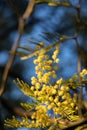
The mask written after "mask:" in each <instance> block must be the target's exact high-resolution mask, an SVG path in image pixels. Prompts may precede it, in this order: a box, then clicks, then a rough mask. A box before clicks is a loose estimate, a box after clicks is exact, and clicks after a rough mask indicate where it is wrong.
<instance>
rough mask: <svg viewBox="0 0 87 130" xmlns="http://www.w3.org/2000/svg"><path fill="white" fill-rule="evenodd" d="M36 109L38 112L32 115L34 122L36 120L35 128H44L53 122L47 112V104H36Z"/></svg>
mask: <svg viewBox="0 0 87 130" xmlns="http://www.w3.org/2000/svg"><path fill="white" fill-rule="evenodd" d="M35 110H36V112H34V113H33V115H32V116H31V118H32V122H34V120H36V122H35V125H36V126H35V128H39V127H40V128H44V127H47V126H49V125H50V124H51V120H50V117H49V116H48V114H47V108H46V106H43V105H41V106H40V105H38V106H36V109H35Z"/></svg>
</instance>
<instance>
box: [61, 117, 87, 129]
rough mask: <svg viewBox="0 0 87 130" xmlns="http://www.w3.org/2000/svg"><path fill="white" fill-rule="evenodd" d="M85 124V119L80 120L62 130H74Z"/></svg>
mask: <svg viewBox="0 0 87 130" xmlns="http://www.w3.org/2000/svg"><path fill="white" fill-rule="evenodd" d="M83 124H87V119H84V118H82V119H81V120H79V121H78V122H75V123H73V124H72V125H70V126H68V127H67V128H64V129H62V130H74V129H75V128H76V127H78V126H80V125H83Z"/></svg>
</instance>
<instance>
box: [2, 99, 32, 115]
mask: <svg viewBox="0 0 87 130" xmlns="http://www.w3.org/2000/svg"><path fill="white" fill-rule="evenodd" d="M0 101H1V104H2V105H3V106H4V107H5V108H6V109H7V110H8V111H9V112H10V113H12V114H14V115H16V116H21V117H24V116H25V115H26V116H28V117H31V115H32V113H33V111H25V110H24V109H22V108H21V107H17V106H15V104H13V101H9V100H7V99H4V98H2V97H1V98H0Z"/></svg>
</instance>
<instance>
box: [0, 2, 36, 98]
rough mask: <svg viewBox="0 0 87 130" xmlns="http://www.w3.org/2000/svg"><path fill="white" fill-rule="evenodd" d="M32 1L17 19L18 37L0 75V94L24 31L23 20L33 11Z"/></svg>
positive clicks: (3, 88) (0, 94) (2, 91)
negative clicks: (0, 79) (0, 78)
mask: <svg viewBox="0 0 87 130" xmlns="http://www.w3.org/2000/svg"><path fill="white" fill-rule="evenodd" d="M10 1H11V0H10ZM34 1H35V0H29V2H28V6H27V8H26V10H25V12H24V14H23V16H22V17H21V18H20V19H19V26H18V32H19V35H18V39H17V41H16V42H15V43H14V44H13V46H12V49H11V51H12V52H13V54H12V55H11V56H10V58H9V60H8V62H7V65H6V67H5V70H4V73H3V76H2V82H1V88H0V96H2V95H3V93H4V91H5V86H6V81H7V77H8V74H9V70H10V68H11V66H12V64H13V62H14V59H15V55H16V50H17V48H18V46H19V43H20V40H21V37H22V34H23V31H24V25H25V21H26V20H27V19H28V18H29V17H30V15H31V13H32V12H33V9H34Z"/></svg>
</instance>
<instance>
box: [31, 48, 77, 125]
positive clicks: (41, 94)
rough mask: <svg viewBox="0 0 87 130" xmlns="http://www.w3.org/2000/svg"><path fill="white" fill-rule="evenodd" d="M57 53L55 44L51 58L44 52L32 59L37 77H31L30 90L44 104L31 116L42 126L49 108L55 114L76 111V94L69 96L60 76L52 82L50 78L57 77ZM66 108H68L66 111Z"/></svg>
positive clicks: (67, 88)
mask: <svg viewBox="0 0 87 130" xmlns="http://www.w3.org/2000/svg"><path fill="white" fill-rule="evenodd" d="M58 53H59V46H56V50H55V51H54V53H53V55H52V57H51V60H50V57H49V56H48V55H47V54H44V53H42V54H40V55H38V57H37V59H35V60H34V64H36V67H35V71H36V75H37V77H32V78H31V83H32V85H33V86H31V90H33V91H34V95H35V97H36V99H37V100H38V101H40V103H42V104H45V106H42V105H41V106H38V107H37V108H36V112H35V113H34V114H33V115H32V118H35V119H36V124H37V126H38V127H40V124H41V122H43V127H44V126H47V124H45V122H44V121H45V119H44V118H45V117H46V118H47V119H49V118H48V115H47V111H48V110H50V109H52V110H53V111H54V114H55V116H56V115H57V114H60V115H61V116H67V115H68V114H73V113H74V112H76V111H78V106H77V95H76V94H73V96H72V97H71V94H70V87H69V85H68V83H66V82H64V80H63V79H62V78H60V79H59V80H57V81H56V82H55V83H54V84H52V78H57V75H56V70H57V69H58V66H57V65H55V64H56V63H57V62H59V59H58V58H57V55H58ZM76 78H77V76H76V75H74V77H73V79H76ZM69 83H72V81H71V80H69ZM43 108H44V110H43ZM66 109H68V111H67V112H66ZM41 112H44V114H43V115H45V117H44V118H43V116H41ZM68 112H69V113H68ZM39 119H40V120H39ZM48 124H49V121H48Z"/></svg>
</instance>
